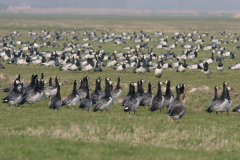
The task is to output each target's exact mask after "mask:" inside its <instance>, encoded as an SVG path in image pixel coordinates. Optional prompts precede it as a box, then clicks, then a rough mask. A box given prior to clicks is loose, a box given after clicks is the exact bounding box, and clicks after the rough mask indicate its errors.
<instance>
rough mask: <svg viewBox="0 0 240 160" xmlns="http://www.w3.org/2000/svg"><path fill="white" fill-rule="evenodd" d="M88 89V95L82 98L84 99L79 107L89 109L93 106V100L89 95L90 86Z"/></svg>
mask: <svg viewBox="0 0 240 160" xmlns="http://www.w3.org/2000/svg"><path fill="white" fill-rule="evenodd" d="M87 90H88V91H87V96H86V98H85V99H82V100H81V101H80V103H79V108H81V109H82V110H83V109H86V110H88V111H89V109H90V108H91V106H92V100H91V98H90V97H89V92H90V91H89V90H90V87H88V88H87Z"/></svg>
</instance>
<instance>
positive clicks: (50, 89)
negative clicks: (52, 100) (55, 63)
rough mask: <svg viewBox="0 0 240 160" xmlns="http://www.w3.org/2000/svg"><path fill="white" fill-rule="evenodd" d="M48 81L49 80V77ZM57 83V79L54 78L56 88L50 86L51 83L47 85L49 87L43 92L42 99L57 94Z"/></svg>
mask: <svg viewBox="0 0 240 160" xmlns="http://www.w3.org/2000/svg"><path fill="white" fill-rule="evenodd" d="M50 79H51V77H50ZM58 81H59V77H58V76H56V78H55V83H56V86H52V85H51V83H49V87H47V90H44V91H45V92H44V97H52V96H55V95H56V94H57V86H58V85H59V84H58ZM49 82H50V80H49ZM50 85H51V86H50Z"/></svg>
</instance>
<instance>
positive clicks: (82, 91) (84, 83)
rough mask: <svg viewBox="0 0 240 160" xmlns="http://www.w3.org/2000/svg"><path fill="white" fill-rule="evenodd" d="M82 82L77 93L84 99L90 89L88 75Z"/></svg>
mask: <svg viewBox="0 0 240 160" xmlns="http://www.w3.org/2000/svg"><path fill="white" fill-rule="evenodd" d="M80 82H81V85H80V87H79V89H78V90H77V93H78V95H79V98H80V99H84V98H86V96H87V90H88V76H86V77H84V78H83V80H82V81H80Z"/></svg>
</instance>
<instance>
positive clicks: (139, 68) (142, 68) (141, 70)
mask: <svg viewBox="0 0 240 160" xmlns="http://www.w3.org/2000/svg"><path fill="white" fill-rule="evenodd" d="M145 72H150V70H149V69H148V67H147V66H146V63H143V65H141V64H140V61H138V65H137V67H136V68H135V69H134V72H133V73H139V74H140V73H143V74H144V73H145Z"/></svg>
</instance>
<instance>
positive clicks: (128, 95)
mask: <svg viewBox="0 0 240 160" xmlns="http://www.w3.org/2000/svg"><path fill="white" fill-rule="evenodd" d="M134 84H135V83H134ZM131 93H132V88H131V83H130V84H129V91H128V94H127V95H126V96H124V97H123V99H122V106H124V104H125V103H126V102H127V100H128V99H129V98H130V97H131Z"/></svg>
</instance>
